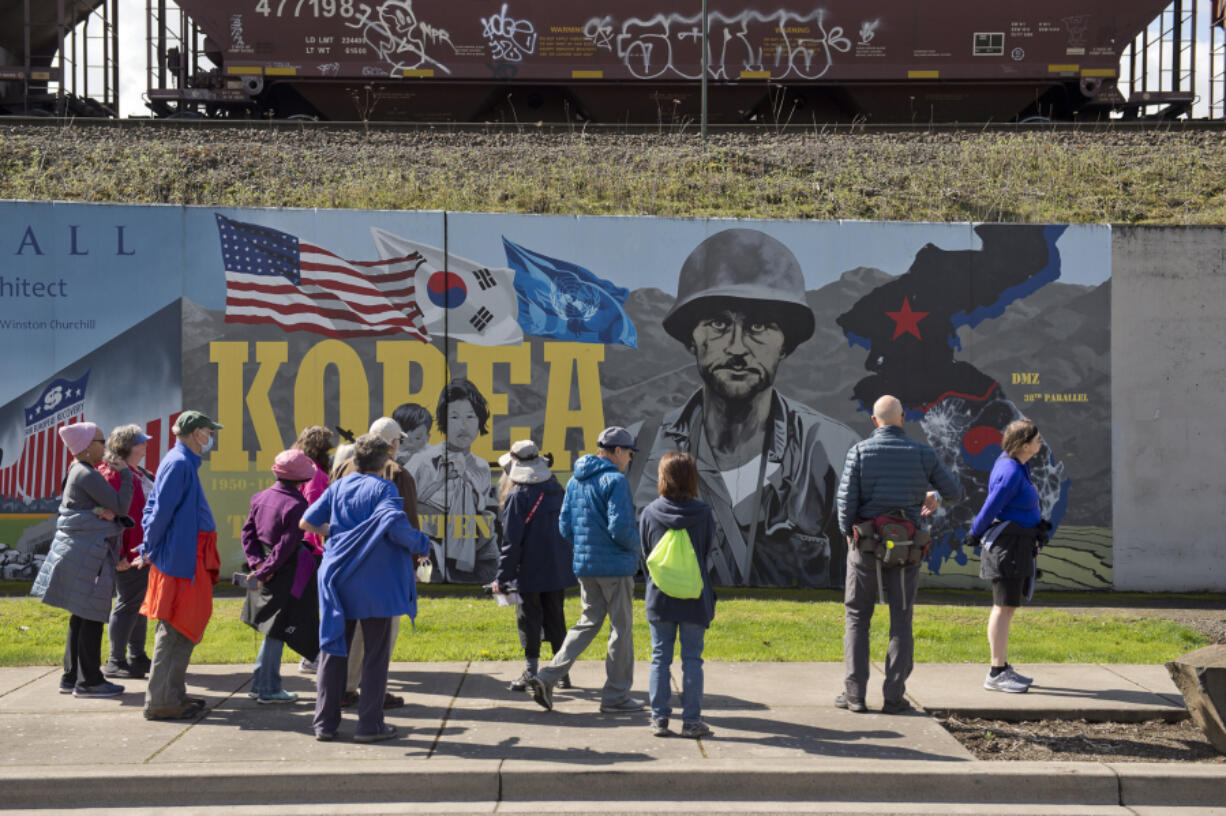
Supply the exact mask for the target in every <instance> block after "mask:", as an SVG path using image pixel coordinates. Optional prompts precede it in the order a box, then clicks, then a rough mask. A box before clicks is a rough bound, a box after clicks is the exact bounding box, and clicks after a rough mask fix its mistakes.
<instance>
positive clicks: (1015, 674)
mask: <svg viewBox="0 0 1226 816" xmlns="http://www.w3.org/2000/svg"><path fill="white" fill-rule="evenodd" d="M1005 671H1006V672H1008V673H1009V674H1011V675H1013V679H1014V680H1017V681H1018V682H1019V683H1025V684H1026V685H1028V686H1031V685H1034V678H1033V677H1027V676H1026V675H1024V674H1020V673H1019V672H1018V670H1017V669H1015V668H1013V667H1012V666H1010V665H1009V664H1008V663H1006V664H1005Z"/></svg>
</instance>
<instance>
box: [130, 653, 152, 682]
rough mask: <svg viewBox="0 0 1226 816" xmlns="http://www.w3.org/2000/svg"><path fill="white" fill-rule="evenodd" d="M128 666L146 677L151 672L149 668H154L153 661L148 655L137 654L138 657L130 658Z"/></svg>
mask: <svg viewBox="0 0 1226 816" xmlns="http://www.w3.org/2000/svg"><path fill="white" fill-rule="evenodd" d="M128 668H130V669H132V671H134V672H136V673H137V675H139V676H141V677H144V676H145V675H146V674H148V673H149V669H151V668H153V661H152V660H150V659H149V656H148V655H137V656H136V657H129V658H128Z"/></svg>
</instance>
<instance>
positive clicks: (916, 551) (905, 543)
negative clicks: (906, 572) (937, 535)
mask: <svg viewBox="0 0 1226 816" xmlns="http://www.w3.org/2000/svg"><path fill="white" fill-rule="evenodd" d="M852 530H853V532H854V538H855V543H856V549H858V550H859V551H860V552H862V553H866V554H867V553H872V555H873V556H874V557H875V558H876V559H877V560H878V561H880V562H881V564H882V565H883V566H886V567H900V566H908V567H910V566H915V565H916V564H918V563H920V562H921V561H923V560H924V555H925V554H926V553H927V551H928V546H929V545H930V544H931V543H932V536H930V535H929V534H928V533H927V532H925V531H924V530H921V529H920V528H918V527H916V526H915V525H914V524H912V523H911V521H910V519H908V518H907V514H906V513H905V512H903V511H902V510H892V511H890V512H889V513H885V514H884V515H880V516H877V517H876V518H873V519H868V520H864V521H859V522H857V523H856V525H855V527H853V528H852Z"/></svg>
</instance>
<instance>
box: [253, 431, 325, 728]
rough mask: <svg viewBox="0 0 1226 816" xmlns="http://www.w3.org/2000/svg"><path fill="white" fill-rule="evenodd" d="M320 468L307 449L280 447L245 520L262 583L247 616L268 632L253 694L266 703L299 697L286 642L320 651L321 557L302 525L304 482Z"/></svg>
mask: <svg viewBox="0 0 1226 816" xmlns="http://www.w3.org/2000/svg"><path fill="white" fill-rule="evenodd" d="M315 473H316V468H315V463H314V462H312V461H311V459H310V457H309V456H307V455H306V453H304V452H303V451H300V450H296V449H295V450H287V451H281V453H278V454H277V458H276V459H275V460H273V464H272V475H273V476H276V477H277V481H276V482H275V483H274V484H273V486H272V487H270V488H268V489H267V490H261V491H260V492H259V493H256V494H255V495H254V496H252V497H251V513H250V515H248V516H247V522H246V523H245V524H244V525H243V535H242V540H243V552H244V553H246V556H247V564H248V566H250V567H251V577H253V578H255V579H256V581H258V585H257V587H256V588H255V589H250V588H249V589H248V591H247V600H246V601H245V602H244V603H243V611H242V615H241V618H242V621H243V623H246V624H247V625H248V626H250V627H251V628H253V629H255V630H256V631H257V632H259V633H260V634H262V635H264V642H263V643H262V644H261V645H260V652H259V654H258V655H257V656H256V659H255V672H254V673H253V674H252V677H251V690H250V691H249V692H248V693H247V696H248V697H251V698H252V699H254V700H256V701H257V702H259V703H260V704H262V705H268V704H275V703H292V702H294V701H296V700H297V699H298V695H297V694H294V693H293V692H289V691H286V690H285V688H284V687H283V686H282V682H281V654H282V652H283V650H284V648H285V644H286V643H289V645H290V648H292V649H293V650H294V651H296V652H298V653H299V654H301V655H302V656H303V657H305V658H307V659H308V660H314V659H315V657H316V656H317V655H318V654H319V596H318V594H317V591H316V588H315V557H314V554H313V553H312V550H311V548H310V547H309V546H308V545H307V544H306V543H305V542H304V541H303V534H302V530H301V529H300V528H299V527H298V522H299V520H300V519H301V518H302V514H303V513H304V512H305V511H306V509H307V500H306V498H305V497H304V496H303V495H302V491H301V490H300V487H301V486H302V485H303V484H304V483H306V482H309V481H310V480H311V478H312V477H313V476H314V475H315Z"/></svg>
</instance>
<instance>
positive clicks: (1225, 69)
mask: <svg viewBox="0 0 1226 816" xmlns="http://www.w3.org/2000/svg"><path fill="white" fill-rule="evenodd" d="M1224 27H1226V0H1213V16H1212V18H1211V19H1210V20H1209V100H1208V101H1209V109H1208V113H1209V118H1210V119H1222V118H1226V29H1224Z"/></svg>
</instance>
